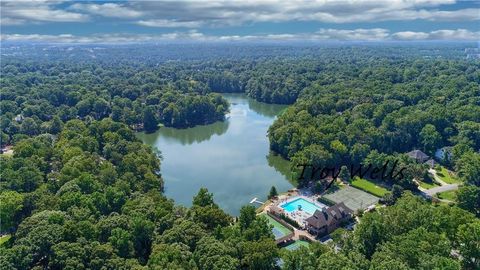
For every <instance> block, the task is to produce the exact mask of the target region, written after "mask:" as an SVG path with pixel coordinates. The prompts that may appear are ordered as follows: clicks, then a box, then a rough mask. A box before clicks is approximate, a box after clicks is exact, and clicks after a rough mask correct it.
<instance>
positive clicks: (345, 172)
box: [338, 165, 350, 182]
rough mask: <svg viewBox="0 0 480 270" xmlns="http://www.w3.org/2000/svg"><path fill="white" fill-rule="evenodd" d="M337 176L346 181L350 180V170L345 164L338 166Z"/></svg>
mask: <svg viewBox="0 0 480 270" xmlns="http://www.w3.org/2000/svg"><path fill="white" fill-rule="evenodd" d="M338 177H340V179H342V181H346V182H349V181H350V171H349V169H348V168H347V166H345V165H344V166H342V167H340V172H339V174H338Z"/></svg>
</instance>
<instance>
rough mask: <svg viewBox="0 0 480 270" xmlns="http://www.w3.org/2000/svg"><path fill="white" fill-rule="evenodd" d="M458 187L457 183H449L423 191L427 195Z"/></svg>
mask: <svg viewBox="0 0 480 270" xmlns="http://www.w3.org/2000/svg"><path fill="white" fill-rule="evenodd" d="M457 189H458V184H450V185H444V186H439V187H434V188H431V189H427V190H425V191H423V193H425V194H427V195H428V196H433V195H435V194H437V193H440V192H445V191H450V190H457Z"/></svg>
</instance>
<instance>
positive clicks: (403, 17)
mask: <svg viewBox="0 0 480 270" xmlns="http://www.w3.org/2000/svg"><path fill="white" fill-rule="evenodd" d="M454 3H455V0H439V1H428V0H426V1H421V0H420V1H415V0H389V1H380V0H356V1H329V0H289V1H284V0H255V1H253V0H209V1H199V0H184V1H139V2H132V3H131V8H134V9H135V10H142V11H143V12H144V13H145V14H146V17H145V18H143V19H144V20H167V19H168V20H176V21H189V22H190V21H196V22H199V23H200V24H202V25H210V26H226V25H227V26H228V25H241V24H245V23H251V22H285V21H319V22H325V23H354V22H379V21H409V20H429V21H471V20H480V9H475V8H464V9H457V10H441V9H439V8H440V7H442V6H441V5H448V4H454Z"/></svg>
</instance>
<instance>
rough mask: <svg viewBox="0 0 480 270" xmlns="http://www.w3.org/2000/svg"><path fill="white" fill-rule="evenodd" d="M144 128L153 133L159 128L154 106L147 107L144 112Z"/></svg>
mask: <svg viewBox="0 0 480 270" xmlns="http://www.w3.org/2000/svg"><path fill="white" fill-rule="evenodd" d="M143 128H144V129H145V131H147V132H153V131H155V130H156V129H157V128H158V120H157V115H156V110H155V107H154V106H147V107H146V108H145V110H144V111H143Z"/></svg>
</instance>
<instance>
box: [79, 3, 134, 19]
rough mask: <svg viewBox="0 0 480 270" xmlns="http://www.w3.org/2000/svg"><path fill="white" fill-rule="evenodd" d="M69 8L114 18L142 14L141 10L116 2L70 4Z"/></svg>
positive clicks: (132, 16)
mask: <svg viewBox="0 0 480 270" xmlns="http://www.w3.org/2000/svg"><path fill="white" fill-rule="evenodd" d="M70 9H73V10H79V11H84V12H88V13H91V14H95V15H100V16H104V17H115V18H137V17H140V16H142V15H143V12H141V11H137V10H133V9H131V8H129V7H126V6H124V5H120V4H116V3H105V4H79V3H76V4H73V5H72V6H70Z"/></svg>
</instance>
